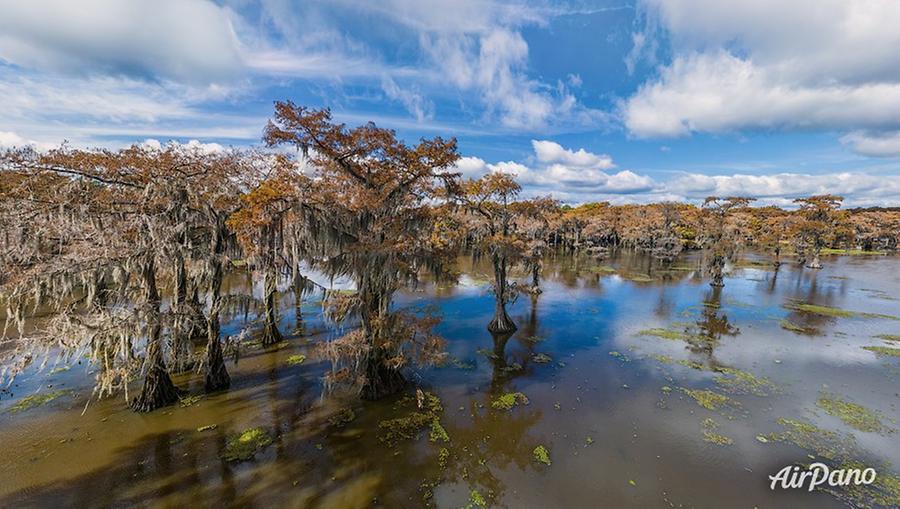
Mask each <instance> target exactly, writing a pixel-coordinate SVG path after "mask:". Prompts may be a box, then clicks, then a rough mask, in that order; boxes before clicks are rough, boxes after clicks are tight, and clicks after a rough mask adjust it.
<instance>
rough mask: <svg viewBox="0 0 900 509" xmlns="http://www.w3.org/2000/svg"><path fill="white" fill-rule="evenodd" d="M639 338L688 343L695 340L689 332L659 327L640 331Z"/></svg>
mask: <svg viewBox="0 0 900 509" xmlns="http://www.w3.org/2000/svg"><path fill="white" fill-rule="evenodd" d="M638 336H654V337H657V338H662V339H669V340H672V341H688V340H690V339H693V336H692V335H691V334H688V333H687V332H684V331H678V330H674V329H663V328H659V327H656V328H652V329H644V330H642V331H639V332H638Z"/></svg>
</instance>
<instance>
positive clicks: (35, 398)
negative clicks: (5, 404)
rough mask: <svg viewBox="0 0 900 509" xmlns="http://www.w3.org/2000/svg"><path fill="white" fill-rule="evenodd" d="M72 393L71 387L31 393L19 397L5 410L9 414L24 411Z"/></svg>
mask: <svg viewBox="0 0 900 509" xmlns="http://www.w3.org/2000/svg"><path fill="white" fill-rule="evenodd" d="M72 394H74V393H73V391H72V390H71V389H64V390H59V391H53V392H45V393H42V394H32V395H31V396H25V397H24V398H22V399H20V400H19V402H18V403H16V404H15V405H13V406H11V407H9V409H8V410H7V412H9V413H11V414H17V413H19V412H25V411H27V410H31V409H32V408H36V407H39V406H43V405H46V404H47V403H50V402H51V401H53V400H56V399H59V398H61V397H63V396H70V395H72Z"/></svg>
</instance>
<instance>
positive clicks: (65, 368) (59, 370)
mask: <svg viewBox="0 0 900 509" xmlns="http://www.w3.org/2000/svg"><path fill="white" fill-rule="evenodd" d="M70 369H72V366H57V367H55V368H53V369H51V370H50V374H51V375H58V374H59V373H65V372H66V371H69V370H70Z"/></svg>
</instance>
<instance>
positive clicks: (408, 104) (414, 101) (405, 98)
mask: <svg viewBox="0 0 900 509" xmlns="http://www.w3.org/2000/svg"><path fill="white" fill-rule="evenodd" d="M381 90H382V91H384V94H385V95H386V96H387V97H388V98H389V99H392V100H394V101H398V102H400V104H402V105H403V107H404V108H406V110H407V111H409V112H410V113H412V114H413V116H415V117H416V120H417V121H419V122H422V121H423V120H426V119H431V118H434V104H432V103H431V101H429V100H428V99H426V98H425V97H424V96H423V95H422V94H421V93H420V92H418V91H416V90H415V89H412V90H410V89H405V88H401V87H400V86H399V85H397V82H396V81H394V79H393V78H391V77H390V76H388V75H385V76H383V77H382V79H381Z"/></svg>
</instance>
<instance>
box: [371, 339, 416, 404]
mask: <svg viewBox="0 0 900 509" xmlns="http://www.w3.org/2000/svg"><path fill="white" fill-rule="evenodd" d="M385 357H386V355H385V352H384V350H383V349H381V348H378V347H375V348H373V350H372V352H371V353H370V354H369V359H368V361H366V381H365V383H364V384H363V386H362V389H361V391H360V396H361V397H362V399H366V400H370V401H374V400H377V399H381V398H384V397H386V396H390V395H392V394H396V393H397V392H399V391H400V390H402V389H403V387H404V386H406V378H404V377H403V373H401V372H400V370H398V369H394V368H392V367H390V366H388V365H386V364H385V362H384V361H385Z"/></svg>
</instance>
